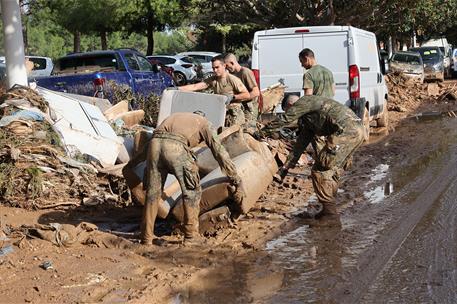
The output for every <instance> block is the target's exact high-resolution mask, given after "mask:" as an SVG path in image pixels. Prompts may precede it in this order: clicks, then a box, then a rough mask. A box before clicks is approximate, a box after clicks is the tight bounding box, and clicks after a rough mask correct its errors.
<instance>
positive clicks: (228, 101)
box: [224, 94, 235, 105]
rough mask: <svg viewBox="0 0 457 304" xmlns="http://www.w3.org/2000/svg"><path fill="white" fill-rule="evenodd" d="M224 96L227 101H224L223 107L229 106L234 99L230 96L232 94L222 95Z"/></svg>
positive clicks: (233, 96)
mask: <svg viewBox="0 0 457 304" xmlns="http://www.w3.org/2000/svg"><path fill="white" fill-rule="evenodd" d="M224 96H226V97H227V100H226V101H225V105H228V104H230V103H231V102H232V101H233V100H234V99H235V95H232V94H224Z"/></svg>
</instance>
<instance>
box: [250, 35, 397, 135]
mask: <svg viewBox="0 0 457 304" xmlns="http://www.w3.org/2000/svg"><path fill="white" fill-rule="evenodd" d="M304 48H309V49H311V50H312V51H313V52H314V54H315V57H316V60H317V63H318V64H321V65H323V66H325V67H327V68H328V69H329V70H330V71H332V73H333V77H334V79H335V96H334V99H335V100H337V101H339V102H340V103H342V104H345V105H347V106H348V107H350V108H351V109H353V110H354V112H355V113H356V114H357V115H358V116H359V117H360V118H363V122H364V126H365V131H366V132H368V130H369V122H370V120H376V122H377V125H378V126H380V127H384V126H386V124H387V95H388V90H387V86H386V83H385V81H384V76H383V74H384V73H385V69H384V64H381V58H380V56H379V52H378V47H377V41H376V36H375V34H374V33H371V32H368V31H365V30H362V29H358V28H355V27H352V26H309V27H308V26H304V27H295V28H280V29H269V30H263V31H258V32H256V33H255V34H254V40H253V45H252V70H253V72H254V76H256V79H257V83H258V84H259V88H260V89H265V88H267V87H269V86H271V85H274V84H276V83H278V82H283V83H284V85H285V86H286V94H285V95H286V97H287V96H288V95H291V94H293V95H297V96H302V95H303V94H304V91H303V73H304V69H303V68H302V66H301V64H300V62H299V60H298V54H299V53H300V51H301V50H302V49H304ZM277 111H281V109H277Z"/></svg>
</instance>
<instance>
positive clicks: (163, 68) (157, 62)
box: [148, 58, 175, 77]
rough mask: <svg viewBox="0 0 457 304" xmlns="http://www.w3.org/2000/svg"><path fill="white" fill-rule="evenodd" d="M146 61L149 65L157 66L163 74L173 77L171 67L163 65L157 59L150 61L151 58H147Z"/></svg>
mask: <svg viewBox="0 0 457 304" xmlns="http://www.w3.org/2000/svg"><path fill="white" fill-rule="evenodd" d="M148 59H149V62H150V63H151V64H156V65H157V66H159V67H160V69H161V70H162V71H164V72H165V73H167V74H168V75H170V76H171V77H173V72H174V71H175V69H173V68H172V67H169V66H166V65H165V64H163V63H162V62H160V61H159V60H157V59H151V58H148Z"/></svg>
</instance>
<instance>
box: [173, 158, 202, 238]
mask: <svg viewBox="0 0 457 304" xmlns="http://www.w3.org/2000/svg"><path fill="white" fill-rule="evenodd" d="M189 158H190V159H186V160H185V161H184V162H183V163H182V164H181V165H178V166H175V176H176V179H177V180H178V182H179V185H180V186H181V190H182V200H183V206H184V236H185V237H186V238H188V239H189V238H195V237H198V236H199V235H200V234H199V222H198V216H199V213H200V199H201V192H202V191H201V187H200V177H199V175H198V167H197V165H196V164H195V162H194V161H193V159H192V158H191V157H190V156H189Z"/></svg>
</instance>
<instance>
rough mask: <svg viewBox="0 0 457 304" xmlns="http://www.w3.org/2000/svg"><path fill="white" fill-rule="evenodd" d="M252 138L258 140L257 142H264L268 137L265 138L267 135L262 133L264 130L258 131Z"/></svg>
mask: <svg viewBox="0 0 457 304" xmlns="http://www.w3.org/2000/svg"><path fill="white" fill-rule="evenodd" d="M252 137H254V138H255V139H257V140H262V139H264V138H265V137H266V136H265V133H264V132H262V130H257V131H255V132H254V133H252Z"/></svg>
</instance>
